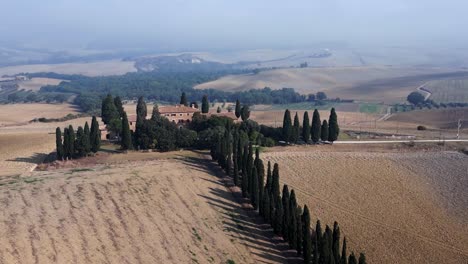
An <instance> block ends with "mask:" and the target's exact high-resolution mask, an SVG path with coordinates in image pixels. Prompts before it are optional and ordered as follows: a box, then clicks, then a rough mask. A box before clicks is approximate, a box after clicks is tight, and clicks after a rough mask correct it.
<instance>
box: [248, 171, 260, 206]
mask: <svg viewBox="0 0 468 264" xmlns="http://www.w3.org/2000/svg"><path fill="white" fill-rule="evenodd" d="M251 178H252V193H251V194H250V196H251V200H252V205H253V208H254V210H257V209H258V204H259V201H260V200H259V191H258V177H257V169H256V168H252V175H251Z"/></svg>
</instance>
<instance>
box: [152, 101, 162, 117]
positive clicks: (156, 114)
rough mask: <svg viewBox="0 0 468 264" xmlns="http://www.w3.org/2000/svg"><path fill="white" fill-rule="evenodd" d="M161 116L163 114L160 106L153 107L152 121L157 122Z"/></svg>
mask: <svg viewBox="0 0 468 264" xmlns="http://www.w3.org/2000/svg"><path fill="white" fill-rule="evenodd" d="M160 116H161V113H159V106H158V104H154V105H153V111H152V112H151V120H153V121H156V120H158V119H159V117H160Z"/></svg>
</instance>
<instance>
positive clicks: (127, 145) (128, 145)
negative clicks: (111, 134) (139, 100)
mask: <svg viewBox="0 0 468 264" xmlns="http://www.w3.org/2000/svg"><path fill="white" fill-rule="evenodd" d="M120 146H121V147H122V149H123V150H129V149H132V148H133V144H132V135H131V134H130V125H129V124H128V118H127V113H125V112H124V113H123V118H122V140H121V142H120Z"/></svg>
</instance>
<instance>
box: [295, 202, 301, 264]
mask: <svg viewBox="0 0 468 264" xmlns="http://www.w3.org/2000/svg"><path fill="white" fill-rule="evenodd" d="M295 213H296V251H297V254H298V255H302V208H301V207H300V206H297V207H296V210H295Z"/></svg>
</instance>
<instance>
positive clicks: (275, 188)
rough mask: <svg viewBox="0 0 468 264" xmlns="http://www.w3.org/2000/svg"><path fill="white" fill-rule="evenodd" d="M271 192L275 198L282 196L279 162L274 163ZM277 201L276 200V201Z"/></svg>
mask: <svg viewBox="0 0 468 264" xmlns="http://www.w3.org/2000/svg"><path fill="white" fill-rule="evenodd" d="M271 193H272V194H273V197H274V199H276V197H279V196H280V183H279V166H278V163H275V165H273V173H272V181H271ZM274 202H275V203H276V200H275V201H274Z"/></svg>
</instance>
